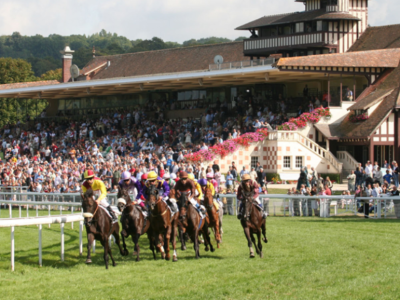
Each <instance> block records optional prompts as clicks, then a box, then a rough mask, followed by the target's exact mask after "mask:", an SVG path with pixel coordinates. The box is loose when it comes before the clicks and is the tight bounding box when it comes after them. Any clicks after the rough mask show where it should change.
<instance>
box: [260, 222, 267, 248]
mask: <svg viewBox="0 0 400 300" xmlns="http://www.w3.org/2000/svg"><path fill="white" fill-rule="evenodd" d="M265 223H266V221H265V220H264V222H263V224H262V225H261V230H262V234H263V236H264V238H263V241H264V243H268V239H267V235H266V234H267V231H266V229H265Z"/></svg>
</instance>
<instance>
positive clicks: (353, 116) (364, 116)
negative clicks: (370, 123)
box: [349, 113, 369, 123]
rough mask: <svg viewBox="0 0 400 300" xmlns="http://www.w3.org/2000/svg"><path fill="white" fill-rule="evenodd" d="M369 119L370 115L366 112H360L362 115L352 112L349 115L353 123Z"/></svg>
mask: <svg viewBox="0 0 400 300" xmlns="http://www.w3.org/2000/svg"><path fill="white" fill-rule="evenodd" d="M368 119H369V116H368V115H367V114H365V113H363V114H360V115H356V114H354V113H353V114H351V115H350V116H349V120H350V122H352V123H357V122H362V121H365V120H368Z"/></svg>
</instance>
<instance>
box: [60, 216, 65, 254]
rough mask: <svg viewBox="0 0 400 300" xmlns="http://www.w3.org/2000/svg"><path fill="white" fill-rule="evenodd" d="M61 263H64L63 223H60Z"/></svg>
mask: <svg viewBox="0 0 400 300" xmlns="http://www.w3.org/2000/svg"><path fill="white" fill-rule="evenodd" d="M60 225H61V261H64V223H61V224H60Z"/></svg>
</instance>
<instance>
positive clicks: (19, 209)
mask: <svg viewBox="0 0 400 300" xmlns="http://www.w3.org/2000/svg"><path fill="white" fill-rule="evenodd" d="M18 212H19V217H20V218H21V217H22V214H21V205H18Z"/></svg>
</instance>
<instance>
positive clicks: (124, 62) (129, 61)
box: [81, 42, 250, 79]
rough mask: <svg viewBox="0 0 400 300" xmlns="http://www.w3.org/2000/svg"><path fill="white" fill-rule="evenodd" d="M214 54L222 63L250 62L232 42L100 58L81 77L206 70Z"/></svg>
mask: <svg viewBox="0 0 400 300" xmlns="http://www.w3.org/2000/svg"><path fill="white" fill-rule="evenodd" d="M216 55H221V56H222V57H223V58H224V61H226V62H234V61H244V60H249V59H250V58H249V57H246V56H244V55H243V42H232V43H222V44H213V45H204V46H195V47H185V48H173V49H165V50H157V51H146V52H137V53H129V54H120V55H111V56H100V57H96V58H94V59H93V60H91V61H90V62H89V63H88V64H87V65H86V66H85V67H84V68H83V69H82V71H81V74H85V73H90V71H91V70H95V69H96V68H97V69H98V68H99V67H101V69H100V70H99V69H98V71H97V73H96V74H94V76H93V77H91V79H106V78H116V77H128V76H140V75H153V74H162V73H175V72H190V71H199V70H208V68H209V65H210V64H214V57H215V56H216ZM107 61H109V62H110V65H109V66H108V67H107V65H106V64H105V62H107Z"/></svg>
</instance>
